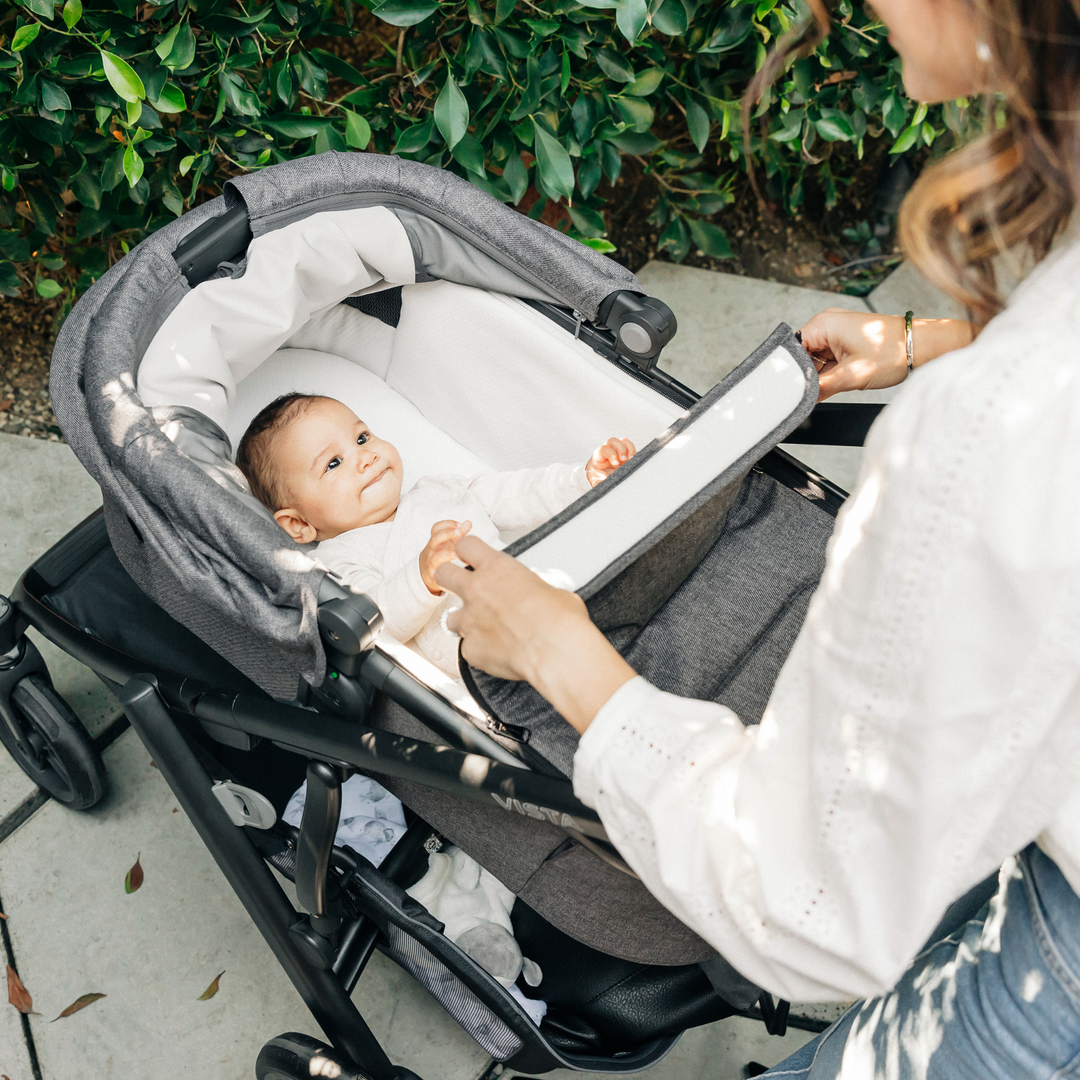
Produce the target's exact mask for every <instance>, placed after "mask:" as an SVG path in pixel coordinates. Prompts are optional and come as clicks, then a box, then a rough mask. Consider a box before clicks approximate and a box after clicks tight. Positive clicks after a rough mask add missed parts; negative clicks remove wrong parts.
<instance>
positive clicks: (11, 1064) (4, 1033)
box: [0, 950, 34, 1080]
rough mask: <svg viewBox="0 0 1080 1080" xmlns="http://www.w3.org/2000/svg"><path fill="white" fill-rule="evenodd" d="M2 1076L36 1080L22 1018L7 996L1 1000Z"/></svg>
mask: <svg viewBox="0 0 1080 1080" xmlns="http://www.w3.org/2000/svg"><path fill="white" fill-rule="evenodd" d="M2 957H3V952H2V950H0V958H2ZM0 1076H6V1077H8V1080H34V1070H33V1069H32V1068H31V1065H30V1052H29V1050H28V1049H27V1046H26V1042H25V1040H24V1039H23V1032H22V1020H21V1018H20V1016H19V1014H18V1013H17V1012H16V1011H15V1009H14V1008H13V1007H12V1006H11V1005H9V1004H7V997H6V996H5V997H3V999H2V1001H0Z"/></svg>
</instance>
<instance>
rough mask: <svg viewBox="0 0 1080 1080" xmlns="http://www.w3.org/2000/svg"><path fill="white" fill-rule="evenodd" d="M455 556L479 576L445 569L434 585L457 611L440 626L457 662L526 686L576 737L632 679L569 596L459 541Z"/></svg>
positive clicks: (481, 546)
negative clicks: (451, 639)
mask: <svg viewBox="0 0 1080 1080" xmlns="http://www.w3.org/2000/svg"><path fill="white" fill-rule="evenodd" d="M457 554H458V557H459V558H460V559H463V560H464V561H465V562H467V563H468V564H469V566H471V567H473V568H474V570H476V571H479V572H476V573H474V572H471V571H469V570H466V569H463V568H462V567H460V566H454V565H453V564H451V563H447V564H446V565H445V566H442V567H440V568H439V570H438V572H437V573H436V575H435V577H436V580H437V581H438V583H439V584H440V585H442V586H443V588H445V589H448V590H449V591H450V592H453V593H456V594H457V595H458V596H460V597H461V599H462V600H463V601H464V604H465V606H464V607H463V608H459V609H458V610H457V611H454V612H453V613H452V614H451V615H450V617H449V618H448V620H447V625H448V626H449V627H450V629H451V630H453V631H454V632H455V633H458V634H460V635H461V636H462V638H463V639H464V644H463V646H462V651H463V652H464V655H465V659H466V660H468V662H469V663H470V664H473V665H474V666H475V667H479V668H483V669H484V670H485V671H487V672H490V673H491V674H492V675H497V676H498V677H499V678H503V679H524V680H526V681H528V682H529V683H531V684H532V685H533V686H534V687H535V688H536V689H537V690H539V691H540V693H541V694H543V695H544V697H545V698H547V699H548V701H550V702H551V704H552V705H554V706H555V708H556V709H558V711H559V712H560V713H561V714H562V715H563V716H564V717H566V719H567V720H568V721H569V722H570V723H571V724H572V725H573V726H574V727H575V728H576V729H577V730H578V731H579V732H583V731H585V729H586V728H587V727H588V726H589V724H590V723H591V722H592V719H593V717H594V716H595V715H596V714H597V712H598V711H599V710H600V707H601V706H602V705H603V704H604V703H605V702H606V701H607V700H608V698H610V697H611V695H612V694H614V693H615V691H616V690H618V689H619V687H620V686H622V685H623V684H624V683H626V682H629V680H630V679H632V678H634V675H635V672H634V669H633V668H632V667H630V665H629V664H628V663H627V662H626V661H625V660H624V659H623V658H622V657H621V656H620V655H619V654H618V653H617V652H616V651H615V650H614V649H613V648H612V647H611V645H610V644H609V643H608V640H607V638H605V637H604V635H603V634H601V633H600V631H599V630H597V628H596V627H595V626H594V625H593V623H592V620H591V619H590V618H589V613H588V612H587V611H586V610H585V604H584V602H583V601H582V600H581V598H580V597H579V596H578V595H577V594H576V593H571V592H566V591H565V590H563V589H555V588H552V586H550V585H548V584H547V583H546V582H544V581H542V580H541V579H540V578H539V577H537V576H536V574H534V573H533V572H532V571H531V570H527V569H526V568H525V567H524V566H522V565H521V564H520V563H519V562H518V561H517V560H516V559H512V558H511V557H510V556H509V555H504V554H503V553H502V552H499V551H494V550H493V549H492V548H490V547H488V545H487V544H485V543H484V542H483V541H482V540H478V539H476V538H475V537H473V536H466V537H465V538H464V539H462V540H461V541H459V542H458V545H457Z"/></svg>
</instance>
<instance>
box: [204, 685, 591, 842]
mask: <svg viewBox="0 0 1080 1080" xmlns="http://www.w3.org/2000/svg"><path fill="white" fill-rule="evenodd" d="M188 708H189V709H190V711H191V712H192V713H193V714H194V715H195V716H196V717H197V718H198V719H200V720H208V721H210V722H211V723H214V724H221V725H223V726H225V727H231V728H235V729H237V730H239V731H246V732H247V733H248V734H249V735H258V736H260V737H262V738H264V739H270V740H271V741H272V742H275V743H277V744H278V745H279V746H281V747H283V748H285V749H288V750H292V751H293V752H294V753H298V754H305V755H307V756H308V757H320V758H323V759H324V760H325V761H329V762H332V763H340V764H343V765H350V766H352V767H354V768H357V769H361V770H362V771H363V772H365V773H368V772H372V773H379V774H382V775H383V776H392V777H395V778H397V779H401V780H411V781H413V782H414V783H418V784H423V785H424V786H425V787H430V788H435V789H437V790H439V791H445V792H446V793H447V794H449V795H456V796H457V797H458V798H464V799H471V800H473V801H474V802H480V803H484V804H485V805H487V806H491V805H492V803H493V802H494V803H497V804H498V805H499V806H500V807H502V809H503V810H506V811H508V812H511V813H517V814H521V815H522V816H524V817H531V818H535V819H537V820H540V821H548V822H550V823H551V824H553V825H556V826H558V827H559V828H561V829H563V831H564V832H567V833H569V834H570V835H573V834H574V833H578V834H581V835H584V836H588V837H591V838H593V839H595V840H600V841H603V842H606V843H609V842H610V841H608V836H607V833H606V832H605V831H604V827H603V825H601V824H600V816H599V815H598V814H597V813H596V811H595V810H592V809H590V808H589V807H587V806H586V805H585V804H584V803H583V802H580V801H579V800H578V799H576V798H575V797H574V789H573V785H572V784H571V783H570V781H569V780H560V779H558V778H556V777H551V776H543V775H541V774H540V773H534V772H531V771H527V770H525V769H522V768H520V767H512V766H509V765H502V764H500V763H499V762H497V761H493V760H492V759H491V758H488V757H484V756H482V755H480V754H467V753H463V752H462V751H460V750H454V749H452V748H451V747H448V746H436V745H434V744H433V743H425V742H417V741H416V740H415V739H407V738H405V737H403V736H400V735H391V734H388V733H387V732H384V731H375V730H372V729H371V728H365V727H363V726H361V725H360V724H357V723H355V722H353V721H349V720H339V719H337V718H335V717H330V716H323V715H321V714H319V713H313V712H308V711H306V710H304V709H298V708H295V707H294V706H292V705H286V704H282V703H280V702H277V701H268V700H266V699H260V698H255V697H248V696H246V695H244V694H237V695H235V696H229V697H227V696H225V695H221V694H213V693H207V694H201V695H200V696H198V697H196V698H194V699H193V700H192V701H191V702H190V704H189V706H188Z"/></svg>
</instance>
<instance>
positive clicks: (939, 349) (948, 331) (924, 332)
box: [904, 319, 975, 367]
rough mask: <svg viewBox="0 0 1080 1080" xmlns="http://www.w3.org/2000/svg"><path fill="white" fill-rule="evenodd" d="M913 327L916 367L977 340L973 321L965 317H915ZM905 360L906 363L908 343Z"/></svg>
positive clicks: (905, 349)
mask: <svg viewBox="0 0 1080 1080" xmlns="http://www.w3.org/2000/svg"><path fill="white" fill-rule="evenodd" d="M911 329H912V342H913V344H914V356H913V360H914V364H915V367H920V366H921V365H922V364H926V363H929V362H930V361H931V360H936V359H937V358H938V357H939V356H944V355H945V354H946V353H950V352H955V351H956V350H957V349H963V348H966V347H967V346H968V345H970V344H971V343H972V342H973V341H974V340H975V331H974V330H973V329H972V326H971V323H969V322H966V321H965V320H963V319H913V320H912V324H911ZM904 360H905V363H906V362H907V348H906V345H905V348H904Z"/></svg>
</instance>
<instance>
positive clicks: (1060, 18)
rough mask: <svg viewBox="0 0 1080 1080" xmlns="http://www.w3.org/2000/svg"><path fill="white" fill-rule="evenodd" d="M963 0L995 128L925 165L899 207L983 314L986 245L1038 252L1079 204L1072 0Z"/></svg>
mask: <svg viewBox="0 0 1080 1080" xmlns="http://www.w3.org/2000/svg"><path fill="white" fill-rule="evenodd" d="M970 2H971V3H972V6H973V7H974V9H975V13H976V16H977V18H978V20H979V27H980V29H979V39H980V40H981V41H984V42H986V44H987V45H988V46H989V48H990V57H989V59H988V60H987V63H986V68H987V85H988V86H991V87H994V88H995V89H996V90H997V91H998V94H1000V97H999V98H990V99H988V100H987V103H986V107H985V110H984V111H985V113H986V116H987V120H988V122H989V123H990V125H991V126H992V127H993V128H994V130H992V131H991V132H990V133H989V134H987V135H983V136H982V137H981V138H979V139H976V140H975V141H974V142H972V143H970V144H969V145H967V146H966V147H964V148H963V149H962V150H959V151H957V152H956V153H954V154H950V155H949V156H948V157H946V158H944V159H943V160H941V161H940V162H938V163H936V164H935V165H932V166H931V167H930V168H928V169H927V170H926V171H925V172H924V173H923V175H922V176H921V177H920V178H919V180H918V182H917V183H916V184H915V187H914V188H912V190H911V193H910V194H909V195H908V197H907V199H906V201H905V202H904V206H903V209H902V210H901V213H900V239H901V243H902V244H903V247H904V250H905V252H906V253H907V255H908V257H909V258H910V259H911V260H912V262H914V263H915V265H916V266H918V267H919V269H920V270H921V271H922V272H923V273H924V274H925V275H926V277H927V278H929V280H930V281H931V282H933V284H935V285H937V286H938V288H940V289H941V290H942V291H943V292H945V293H947V294H948V295H949V296H951V297H953V299H955V300H956V301H957V302H958V303H960V304H962V305H963V306H964V307H966V308H967V309H968V311H969V312H970V313H971V315H972V318H973V321H974V322H975V324H976V326H983V325H985V324H986V323H987V322H988V321H989V320H990V319H991V318H993V317H994V315H996V314H997V312H998V311H999V310H1000V309H1001V307H1002V299H1001V295H1000V292H999V289H998V282H997V278H996V275H995V269H994V264H993V259H994V257H995V256H997V255H1001V254H1005V253H1007V252H1012V253H1013V254H1014V256H1018V257H1019V258H1020V259H1021V261H1023V260H1024V258H1025V257H1026V255H1027V254H1028V252H1030V255H1031V257H1032V258H1033V259H1034V261H1036V262H1038V261H1039V260H1040V259H1042V258H1044V257H1045V256H1046V254H1047V252H1048V251H1049V250H1050V247H1051V245H1052V244H1053V242H1054V240H1055V239H1056V238H1057V237H1058V236H1059V235H1060V234H1061V232H1062V231H1063V230H1064V229H1065V227H1066V226H1067V225H1068V223H1069V219H1070V218H1071V216H1072V213H1073V210H1074V208H1075V206H1076V201H1077V185H1078V182H1080V0H970ZM999 105H1000V106H1003V116H1002V119H1003V120H1004V123H1003V125H1002V126H1001V127H1000V128H998V127H997V120H996V119H995V115H996V114H998V106H999ZM998 115H1000V114H998Z"/></svg>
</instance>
